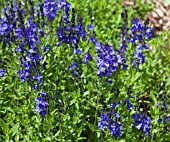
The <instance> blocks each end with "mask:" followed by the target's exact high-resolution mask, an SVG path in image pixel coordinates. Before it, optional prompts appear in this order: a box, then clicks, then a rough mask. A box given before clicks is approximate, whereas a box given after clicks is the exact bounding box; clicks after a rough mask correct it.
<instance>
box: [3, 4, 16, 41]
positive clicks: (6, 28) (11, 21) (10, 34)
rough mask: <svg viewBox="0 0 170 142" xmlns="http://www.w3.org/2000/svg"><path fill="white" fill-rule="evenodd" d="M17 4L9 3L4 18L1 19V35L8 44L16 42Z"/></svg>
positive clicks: (4, 10) (4, 11)
mask: <svg viewBox="0 0 170 142" xmlns="http://www.w3.org/2000/svg"><path fill="white" fill-rule="evenodd" d="M17 8H18V6H17V5H14V3H12V2H11V3H8V5H7V7H6V8H4V9H3V16H4V17H3V18H1V19H0V36H2V37H3V40H4V41H5V43H6V44H9V43H10V42H14V40H15V36H14V31H13V30H14V29H15V28H16V21H17V17H16V13H17Z"/></svg>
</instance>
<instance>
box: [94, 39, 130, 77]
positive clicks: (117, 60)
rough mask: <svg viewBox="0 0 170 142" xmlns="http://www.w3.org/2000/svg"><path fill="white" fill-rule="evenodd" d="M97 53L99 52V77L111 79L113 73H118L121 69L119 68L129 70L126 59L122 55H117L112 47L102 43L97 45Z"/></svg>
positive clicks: (97, 63)
mask: <svg viewBox="0 0 170 142" xmlns="http://www.w3.org/2000/svg"><path fill="white" fill-rule="evenodd" d="M96 52H97V55H98V56H97V62H96V65H97V67H98V72H97V75H98V76H100V77H103V76H107V77H110V76H111V75H112V73H113V72H116V71H117V70H118V69H119V66H120V65H122V66H123V69H124V70H126V69H127V65H126V64H125V62H126V59H125V58H123V57H122V56H121V55H120V54H118V53H117V54H116V53H115V52H114V50H113V48H112V46H110V45H108V44H106V45H102V43H98V42H97V43H96Z"/></svg>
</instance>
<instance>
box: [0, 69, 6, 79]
mask: <svg viewBox="0 0 170 142" xmlns="http://www.w3.org/2000/svg"><path fill="white" fill-rule="evenodd" d="M5 72H6V70H3V69H1V70H0V77H3V76H4V74H5Z"/></svg>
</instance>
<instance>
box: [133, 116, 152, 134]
mask: <svg viewBox="0 0 170 142" xmlns="http://www.w3.org/2000/svg"><path fill="white" fill-rule="evenodd" d="M132 118H133V122H132V124H134V125H135V127H136V128H137V129H142V130H143V133H144V134H145V135H148V136H150V129H151V119H150V118H149V117H146V116H144V115H142V114H135V115H133V116H132Z"/></svg>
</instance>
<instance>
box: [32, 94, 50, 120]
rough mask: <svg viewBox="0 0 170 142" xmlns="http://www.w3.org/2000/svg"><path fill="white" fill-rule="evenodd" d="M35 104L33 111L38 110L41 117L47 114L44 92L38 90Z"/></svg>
mask: <svg viewBox="0 0 170 142" xmlns="http://www.w3.org/2000/svg"><path fill="white" fill-rule="evenodd" d="M35 104H36V105H37V106H36V108H35V110H34V112H35V113H36V112H39V113H40V115H41V116H42V117H44V116H45V115H46V114H47V111H46V109H47V107H48V103H47V102H46V93H45V92H39V97H38V98H36V100H35Z"/></svg>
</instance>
